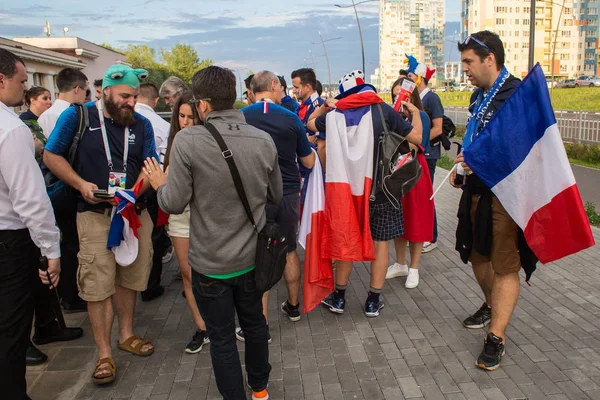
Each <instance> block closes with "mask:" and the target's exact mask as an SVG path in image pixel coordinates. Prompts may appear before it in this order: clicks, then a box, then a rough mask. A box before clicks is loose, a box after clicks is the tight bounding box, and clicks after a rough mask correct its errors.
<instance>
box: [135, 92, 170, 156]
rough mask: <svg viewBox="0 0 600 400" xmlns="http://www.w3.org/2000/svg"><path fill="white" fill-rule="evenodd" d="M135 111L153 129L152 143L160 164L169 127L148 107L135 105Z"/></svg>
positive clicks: (164, 151) (164, 152)
mask: <svg viewBox="0 0 600 400" xmlns="http://www.w3.org/2000/svg"><path fill="white" fill-rule="evenodd" d="M135 111H136V112H137V113H139V114H141V115H143V116H144V117H146V118H148V120H149V121H150V123H151V124H152V129H154V141H155V142H156V152H157V153H158V157H159V159H160V162H161V164H162V163H163V162H164V159H165V154H166V153H167V142H168V139H169V131H170V129H171V125H170V124H169V123H168V122H167V121H165V120H164V119H162V118H161V117H160V116H159V115H158V114H157V113H156V112H155V111H154V110H153V109H152V107H150V106H149V105H146V104H142V103H137V104H136V105H135Z"/></svg>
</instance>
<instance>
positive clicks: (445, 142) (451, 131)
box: [429, 115, 456, 151]
mask: <svg viewBox="0 0 600 400" xmlns="http://www.w3.org/2000/svg"><path fill="white" fill-rule="evenodd" d="M430 118H431V117H430ZM455 134H456V125H454V122H452V120H451V119H450V118H448V117H447V116H445V115H443V116H442V134H441V135H440V136H438V137H436V138H435V139H433V140H431V141H430V142H429V144H430V145H431V146H435V145H436V144H438V143H439V142H442V147H443V148H444V149H446V151H448V150H450V146H452V143H450V138H453V137H454V135H455Z"/></svg>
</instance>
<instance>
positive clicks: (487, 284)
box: [450, 31, 521, 371]
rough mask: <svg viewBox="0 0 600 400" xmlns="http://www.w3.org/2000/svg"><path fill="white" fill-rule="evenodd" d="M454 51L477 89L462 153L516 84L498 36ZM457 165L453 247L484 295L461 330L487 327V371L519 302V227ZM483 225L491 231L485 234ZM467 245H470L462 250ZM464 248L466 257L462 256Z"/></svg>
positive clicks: (477, 37)
mask: <svg viewBox="0 0 600 400" xmlns="http://www.w3.org/2000/svg"><path fill="white" fill-rule="evenodd" d="M458 50H459V51H460V52H461V60H462V64H463V71H464V72H465V73H466V75H467V77H468V79H469V80H470V81H471V84H473V85H474V86H477V87H478V88H479V89H478V90H476V91H475V92H474V93H473V95H472V96H471V106H470V108H469V109H470V111H471V117H470V120H469V123H468V126H467V132H466V134H465V139H464V142H463V148H466V147H468V146H469V144H470V143H471V142H472V141H473V140H474V139H475V138H476V136H477V134H478V133H479V132H480V131H481V130H482V129H483V128H484V127H485V125H486V124H487V123H488V122H489V120H490V119H491V118H492V116H493V115H494V113H496V112H497V111H498V109H499V108H500V107H501V106H502V105H503V104H504V102H505V101H506V99H507V98H508V97H509V96H510V95H511V93H512V92H513V91H514V90H515V88H516V87H517V86H518V85H519V83H520V80H519V79H517V78H515V77H514V76H512V75H511V74H510V73H509V72H508V71H507V69H506V67H505V66H504V46H503V44H502V40H500V37H499V36H498V35H497V34H495V33H493V32H489V31H481V32H477V33H474V34H472V35H471V36H469V37H468V38H467V39H466V40H465V41H463V42H462V43H460V44H459V45H458ZM456 163H461V165H462V167H463V168H464V170H465V172H466V173H467V176H466V179H465V183H464V185H462V188H463V195H462V198H461V207H460V209H459V227H458V229H457V239H458V241H457V246H456V248H457V250H458V251H459V252H461V256H464V257H463V261H465V262H466V259H467V257H468V259H469V260H470V261H471V264H472V266H473V272H474V274H475V277H476V278H477V281H478V283H479V285H480V286H481V289H482V291H483V294H484V296H485V303H483V305H482V306H481V308H480V309H479V310H478V311H477V312H476V313H475V314H474V315H472V316H471V317H469V318H467V319H466V320H465V321H464V322H463V325H464V326H465V327H467V328H483V327H485V326H486V325H487V324H490V327H489V329H488V335H487V337H486V339H485V343H484V347H483V351H482V352H481V355H480V356H479V358H478V359H477V363H476V365H477V366H478V367H480V368H482V369H485V370H489V371H491V370H495V369H497V368H498V367H499V366H500V361H501V359H502V356H503V355H504V343H505V331H506V327H507V326H508V323H509V321H510V318H511V316H512V313H513V311H514V308H515V306H516V304H517V300H518V298H519V270H520V269H521V260H520V256H519V245H518V242H519V239H518V237H519V232H518V231H519V228H518V226H517V224H516V223H515V222H514V221H513V219H512V218H511V217H510V215H508V213H507V212H506V210H505V209H504V207H503V206H502V204H501V203H500V202H499V201H498V198H497V197H496V196H494V194H493V193H492V192H491V190H490V189H489V188H488V187H486V186H485V184H484V183H483V182H482V181H481V180H480V179H479V178H478V177H477V176H476V175H475V174H473V173H471V170H470V169H469V167H468V165H466V164H465V163H464V158H463V155H462V153H461V154H460V155H459V156H458V158H457V159H456ZM455 177H456V171H454V172H453V174H452V175H451V176H450V182H451V183H452V184H453V185H454V186H455V187H461V185H456V184H455V183H454V181H455ZM464 222H466V225H465V224H464ZM490 224H491V226H490ZM463 225H464V228H463ZM484 226H490V229H485V228H484ZM462 234H466V235H468V236H471V238H470V239H468V240H467V241H466V242H465V241H462V242H461V239H459V237H460V236H461V235H462ZM474 238H477V240H474ZM468 242H470V243H472V245H471V246H467V245H465V243H468ZM467 247H468V248H467ZM465 248H467V250H468V251H467V253H470V254H464V253H465Z"/></svg>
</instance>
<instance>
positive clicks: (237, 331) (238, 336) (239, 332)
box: [235, 325, 273, 344]
mask: <svg viewBox="0 0 600 400" xmlns="http://www.w3.org/2000/svg"><path fill="white" fill-rule="evenodd" d="M235 337H236V339H237V340H239V341H240V342H246V339H245V338H244V331H243V330H242V328H235ZM267 338H268V339H267V343H269V344H271V343H273V339H272V338H271V332H269V325H267Z"/></svg>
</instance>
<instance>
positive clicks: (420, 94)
mask: <svg viewBox="0 0 600 400" xmlns="http://www.w3.org/2000/svg"><path fill="white" fill-rule="evenodd" d="M429 92H431V89H429V88H425V89H423V91H422V92H421V93H419V97H420V98H421V100H423V98H425V95H426V94H427V93H429Z"/></svg>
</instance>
